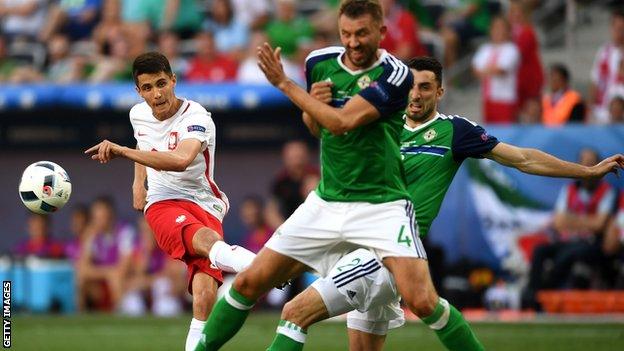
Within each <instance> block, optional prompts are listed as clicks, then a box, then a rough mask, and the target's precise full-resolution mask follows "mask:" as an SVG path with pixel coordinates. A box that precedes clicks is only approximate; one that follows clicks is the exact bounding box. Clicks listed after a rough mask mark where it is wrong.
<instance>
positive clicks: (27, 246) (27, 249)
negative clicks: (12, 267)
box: [13, 213, 63, 258]
mask: <svg viewBox="0 0 624 351" xmlns="http://www.w3.org/2000/svg"><path fill="white" fill-rule="evenodd" d="M27 232H28V238H26V239H24V240H23V241H21V242H19V243H18V244H17V245H16V246H15V247H14V248H13V254H14V255H15V256H18V257H27V256H35V257H39V258H62V257H63V245H61V244H60V243H59V242H57V241H56V240H54V239H52V238H51V237H50V218H49V217H48V216H45V215H40V214H36V213H30V214H29V216H28V229H27Z"/></svg>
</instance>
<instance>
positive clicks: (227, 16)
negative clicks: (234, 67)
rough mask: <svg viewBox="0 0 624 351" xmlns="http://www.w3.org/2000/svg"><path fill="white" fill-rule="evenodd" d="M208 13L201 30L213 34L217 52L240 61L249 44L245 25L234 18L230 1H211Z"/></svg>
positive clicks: (247, 30)
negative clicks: (209, 14)
mask: <svg viewBox="0 0 624 351" xmlns="http://www.w3.org/2000/svg"><path fill="white" fill-rule="evenodd" d="M210 13H211V14H212V18H210V19H208V20H206V21H205V22H204V25H203V28H204V30H205V31H208V32H211V33H213V36H214V40H215V44H216V47H217V51H219V52H220V53H223V54H226V55H228V56H230V58H232V59H234V60H236V61H240V60H241V59H242V58H243V56H244V54H245V50H246V48H247V43H248V42H249V29H248V28H247V25H246V24H245V23H244V22H242V21H241V20H240V19H239V18H237V17H236V16H235V14H234V9H233V8H232V3H231V1H230V0H213V2H212V6H211V8H210Z"/></svg>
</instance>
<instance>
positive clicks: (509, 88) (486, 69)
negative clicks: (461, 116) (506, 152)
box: [472, 17, 520, 123]
mask: <svg viewBox="0 0 624 351" xmlns="http://www.w3.org/2000/svg"><path fill="white" fill-rule="evenodd" d="M510 30H511V28H510V26H509V22H507V20H506V19H505V18H503V17H496V18H495V19H494V20H492V26H491V28H490V42H488V43H485V44H482V45H481V46H480V47H479V49H478V50H477V52H476V53H475V55H474V57H473V59H472V67H473V69H474V72H475V74H476V76H477V77H478V78H479V79H480V80H481V96H482V99H483V117H484V121H485V123H513V122H515V121H516V113H517V104H518V94H517V83H516V80H517V78H518V77H517V76H518V66H519V63H520V53H519V52H518V48H517V47H516V45H515V44H514V43H513V42H511V33H510Z"/></svg>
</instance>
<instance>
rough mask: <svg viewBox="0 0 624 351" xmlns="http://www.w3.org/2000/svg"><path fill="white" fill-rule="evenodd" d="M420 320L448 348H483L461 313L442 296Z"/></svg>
mask: <svg viewBox="0 0 624 351" xmlns="http://www.w3.org/2000/svg"><path fill="white" fill-rule="evenodd" d="M422 321H423V322H425V324H427V325H428V326H429V328H431V329H433V330H434V331H435V333H436V335H437V336H438V339H440V341H441V342H442V344H443V345H444V346H446V348H447V349H448V350H451V351H455V350H458V351H483V350H485V349H484V348H483V345H481V343H480V342H479V340H477V337H476V336H475V335H474V333H473V332H472V329H470V326H469V325H468V322H466V320H465V319H464V317H463V316H462V314H461V313H460V312H459V311H458V310H457V309H456V308H455V307H453V305H451V304H449V303H448V301H446V300H445V299H443V298H440V299H439V300H438V305H437V306H436V308H435V310H434V311H433V313H432V314H431V315H430V316H428V317H425V318H422Z"/></svg>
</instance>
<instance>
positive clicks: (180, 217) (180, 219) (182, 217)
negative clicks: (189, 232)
mask: <svg viewBox="0 0 624 351" xmlns="http://www.w3.org/2000/svg"><path fill="white" fill-rule="evenodd" d="M184 221H186V216H185V215H179V216H178V217H177V218H176V219H175V222H176V223H178V224H180V223H182V222H184Z"/></svg>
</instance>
